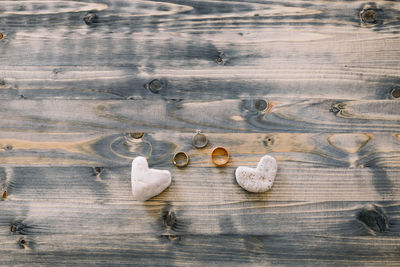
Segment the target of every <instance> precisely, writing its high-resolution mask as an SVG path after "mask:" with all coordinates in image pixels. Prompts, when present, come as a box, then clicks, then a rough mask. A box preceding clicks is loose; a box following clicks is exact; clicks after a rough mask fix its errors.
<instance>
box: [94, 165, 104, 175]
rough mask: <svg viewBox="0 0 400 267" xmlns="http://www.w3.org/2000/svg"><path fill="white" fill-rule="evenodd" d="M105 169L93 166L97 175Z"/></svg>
mask: <svg viewBox="0 0 400 267" xmlns="http://www.w3.org/2000/svg"><path fill="white" fill-rule="evenodd" d="M103 169H104V168H103V167H94V168H93V170H94V173H95V174H96V175H99V174H101V173H102V171H103Z"/></svg>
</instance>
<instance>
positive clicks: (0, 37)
mask: <svg viewBox="0 0 400 267" xmlns="http://www.w3.org/2000/svg"><path fill="white" fill-rule="evenodd" d="M3 37H4V35H3V33H1V32H0V40H1V39H3Z"/></svg>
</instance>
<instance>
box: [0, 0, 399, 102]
mask: <svg viewBox="0 0 400 267" xmlns="http://www.w3.org/2000/svg"><path fill="white" fill-rule="evenodd" d="M21 6H22V7H21ZM364 6H365V3H364V2H361V1H352V2H348V1H345V2H340V1H335V3H334V4H332V2H331V1H317V2H316V1H313V2H309V1H285V2H281V1H276V2H268V1H267V2H264V1H258V2H254V1H244V2H235V1H220V2H216V1H213V2H210V1H196V3H193V2H191V1H172V0H171V1H118V2H117V3H115V2H114V1H102V2H101V3H93V2H85V3H82V2H75V1H55V2H53V4H51V3H50V2H44V3H43V2H34V1H24V4H23V5H20V6H18V4H16V3H15V2H10V1H7V2H6V5H3V7H2V8H3V12H2V14H0V28H1V29H2V32H3V34H4V38H3V39H1V40H0V49H1V51H2V53H0V61H1V62H2V66H1V68H0V79H1V89H2V90H1V91H0V98H2V99H15V98H18V97H25V98H28V99H29V98H39V99H41V98H51V99H55V98H63V99H94V98H97V99H129V98H149V99H152V98H156V99H159V98H166V99H224V98H238V97H240V98H242V97H250V96H251V97H263V96H265V95H268V94H269V95H278V96H288V95H290V96H292V97H297V96H299V97H305V98H307V97H321V98H323V97H327V98H331V99H334V98H344V99H346V98H347V99H388V98H390V92H391V90H392V89H393V88H396V87H398V86H399V81H400V80H399V76H400V72H399V71H400V69H399V60H400V58H399V57H398V56H397V54H398V53H396V51H398V48H399V45H400V44H399V41H400V38H399V37H398V32H399V27H400V26H399V19H398V16H397V13H398V10H399V4H398V3H397V2H393V1H379V2H377V3H376V4H375V6H374V5H372V10H374V12H375V13H376V14H377V20H376V22H374V23H364V22H362V20H361V19H360V12H361V11H362V10H363V8H365V7H364ZM96 10H98V11H97V15H98V20H97V21H96V22H95V23H93V24H91V25H86V24H85V23H84V22H83V17H84V16H85V15H86V13H87V11H96ZM49 25H51V26H49ZM27 47H29V49H27ZM153 79H159V80H161V81H163V84H164V85H163V86H162V88H161V90H160V91H159V92H158V93H157V94H154V93H152V92H151V91H149V90H148V89H146V88H145V85H146V84H148V83H149V82H151V81H152V80H153Z"/></svg>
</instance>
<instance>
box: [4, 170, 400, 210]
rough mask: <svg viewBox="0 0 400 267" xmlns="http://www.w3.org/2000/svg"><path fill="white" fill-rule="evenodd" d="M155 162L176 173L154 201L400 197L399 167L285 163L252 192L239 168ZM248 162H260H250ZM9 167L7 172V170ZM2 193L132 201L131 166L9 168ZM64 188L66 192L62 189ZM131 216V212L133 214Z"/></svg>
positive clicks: (19, 196) (29, 198) (20, 197)
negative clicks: (241, 181) (269, 185)
mask: <svg viewBox="0 0 400 267" xmlns="http://www.w3.org/2000/svg"><path fill="white" fill-rule="evenodd" d="M171 165H172V164H169V166H158V165H157V164H155V165H151V166H152V167H155V168H160V169H167V170H170V171H171V174H172V176H173V182H172V185H171V186H170V187H169V189H168V190H166V191H165V192H163V193H162V194H160V195H159V196H157V197H156V198H155V199H154V201H182V202H186V201H187V202H193V203H196V204H197V205H200V204H202V203H226V202H228V203H231V202H235V201H345V200H349V201H383V200H393V201H395V200H399V198H400V194H399V187H400V185H399V180H398V179H397V178H398V177H399V170H398V168H390V167H386V168H338V167H337V168H323V167H319V168H318V167H310V166H307V165H305V166H304V165H302V164H280V166H279V170H278V174H277V178H276V181H275V185H274V187H273V189H272V190H271V191H270V192H267V193H263V194H250V193H247V192H246V191H244V190H243V189H242V188H240V187H239V186H238V185H237V183H236V181H235V177H234V171H235V168H234V167H226V168H216V167H209V168H205V167H193V166H192V167H190V168H187V169H178V168H176V167H174V166H171ZM247 165H248V166H254V167H255V164H254V165H250V164H247ZM4 171H5V173H4ZM4 171H3V173H2V175H1V184H0V186H1V187H0V189H1V192H4V191H7V197H6V200H10V201H20V200H25V201H30V202H35V199H39V198H43V199H47V200H50V199H53V200H57V199H59V201H67V203H72V202H76V203H78V204H79V203H82V204H84V203H87V202H89V203H96V202H97V201H100V202H102V203H103V202H106V203H107V202H111V203H120V202H122V203H131V202H132V200H133V198H132V193H131V187H130V166H126V167H114V168H113V167H107V168H101V167H98V168H91V167H52V168H51V167H47V168H46V167H43V168H39V167H36V168H35V167H17V168H11V167H6V169H4ZM60 190H61V191H60ZM129 216H131V214H129Z"/></svg>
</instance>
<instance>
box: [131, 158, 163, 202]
mask: <svg viewBox="0 0 400 267" xmlns="http://www.w3.org/2000/svg"><path fill="white" fill-rule="evenodd" d="M131 181H132V194H133V196H134V197H135V199H136V200H139V201H146V200H148V199H150V198H152V197H154V196H157V195H158V194H160V193H161V192H162V191H164V190H165V189H166V188H167V187H168V186H169V185H170V184H171V173H170V172H169V171H167V170H156V169H149V165H148V163H147V160H146V159H145V158H144V157H137V158H135V159H134V160H133V161H132V172H131Z"/></svg>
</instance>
